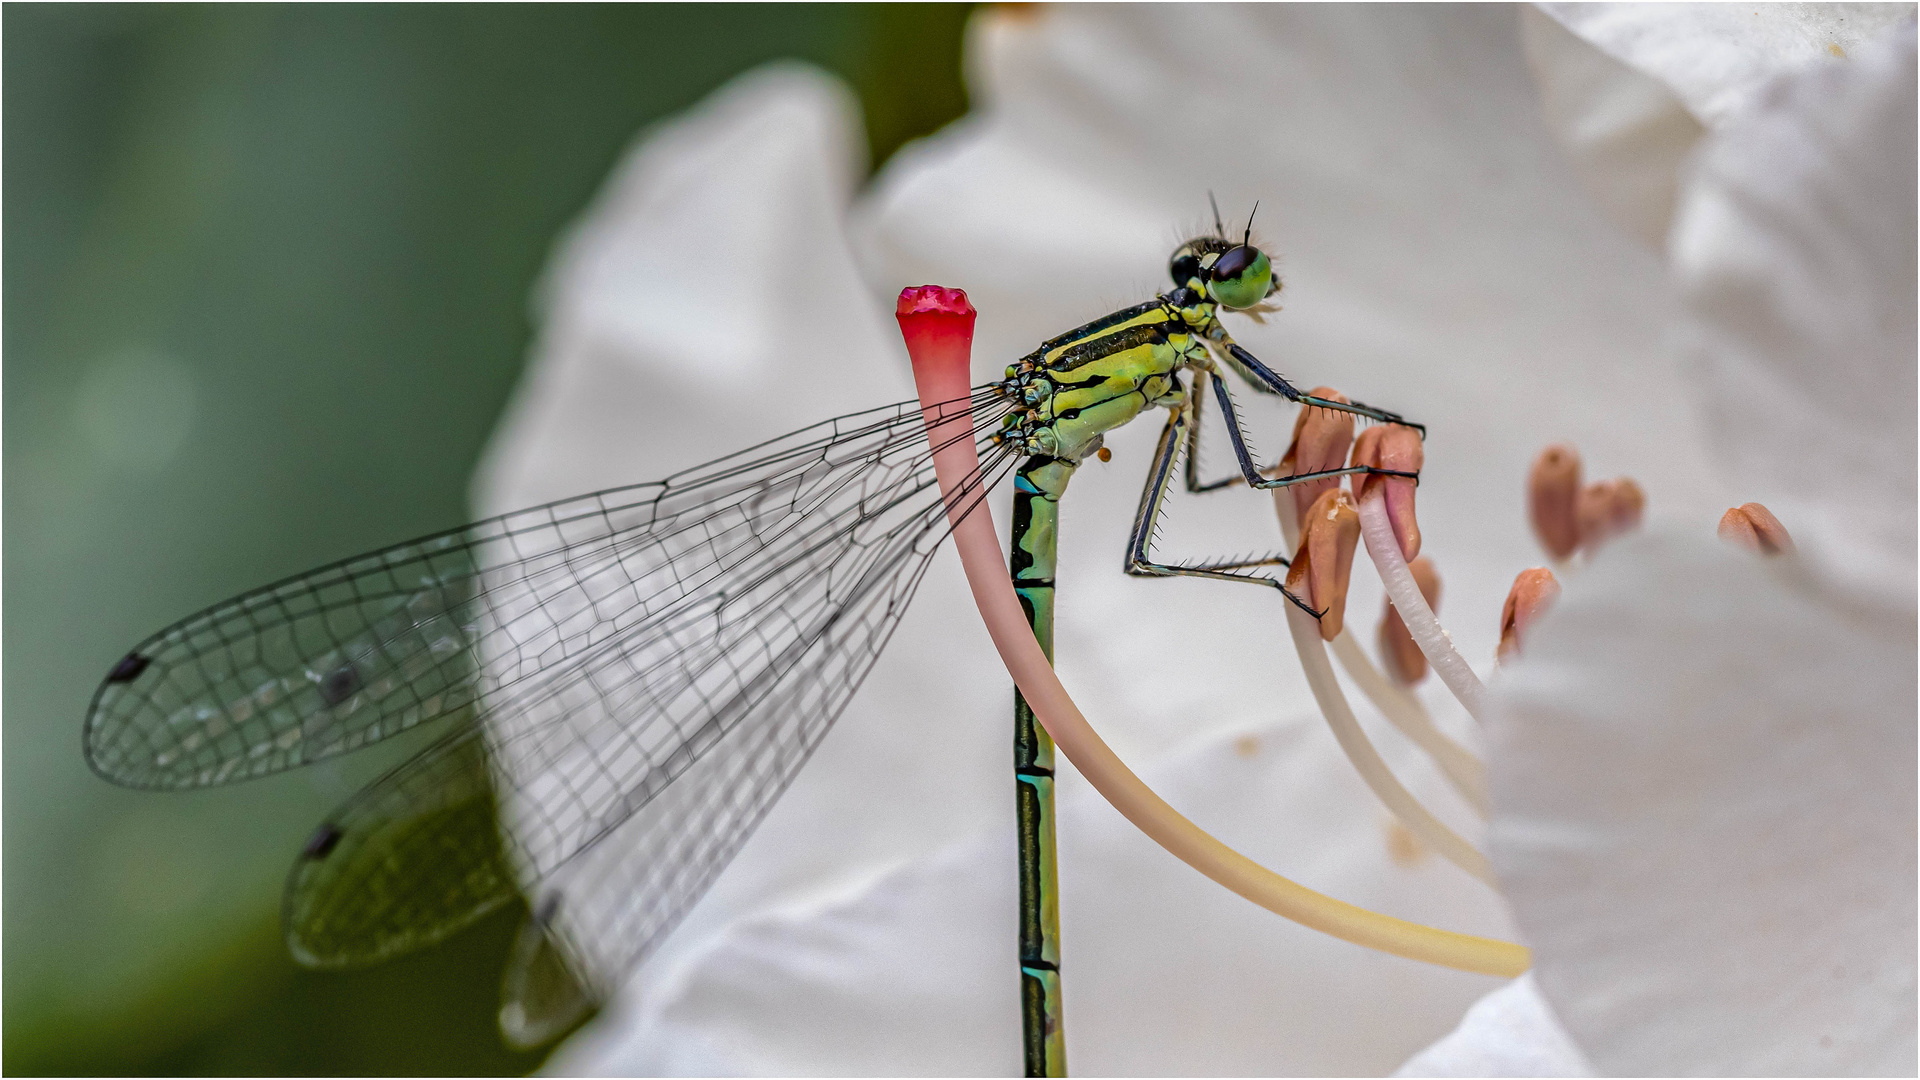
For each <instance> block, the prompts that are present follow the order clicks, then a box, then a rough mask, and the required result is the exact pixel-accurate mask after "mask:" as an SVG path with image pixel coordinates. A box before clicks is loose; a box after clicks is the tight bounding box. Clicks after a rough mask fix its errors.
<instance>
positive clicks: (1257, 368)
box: [1214, 330, 1427, 439]
mask: <svg viewBox="0 0 1920 1080" xmlns="http://www.w3.org/2000/svg"><path fill="white" fill-rule="evenodd" d="M1214 340H1215V343H1216V344H1217V345H1219V346H1220V348H1221V349H1223V350H1225V359H1226V361H1227V366H1228V367H1230V368H1232V369H1233V370H1234V371H1235V372H1237V373H1238V374H1239V375H1240V377H1241V378H1242V379H1245V380H1246V381H1247V382H1248V384H1250V385H1251V386H1253V388H1254V389H1256V390H1260V391H1262V392H1265V393H1274V394H1279V395H1281V396H1282V397H1284V398H1286V399H1287V400H1288V401H1293V402H1298V403H1299V404H1301V405H1312V406H1317V407H1319V408H1322V409H1333V410H1335V411H1338V412H1347V413H1352V414H1354V415H1355V416H1364V417H1366V418H1367V419H1369V420H1377V421H1379V422H1380V423H1382V424H1401V425H1404V426H1406V427H1410V428H1413V429H1414V430H1415V431H1418V432H1419V433H1420V437H1421V438H1422V439H1425V438H1426V437H1427V426H1426V425H1425V424H1416V423H1414V422H1412V421H1411V420H1408V419H1407V418H1406V417H1404V416H1401V415H1400V414H1399V413H1397V412H1389V411H1388V410H1386V409H1376V408H1374V407H1373V406H1371V405H1366V404H1362V403H1361V402H1358V401H1352V402H1347V401H1328V400H1327V399H1326V398H1319V397H1314V396H1313V395H1312V394H1303V393H1301V392H1300V391H1299V390H1298V389H1296V388H1295V387H1294V385H1293V384H1292V383H1290V382H1288V381H1287V380H1286V379H1285V378H1284V377H1282V376H1281V375H1280V373H1278V372H1276V371H1274V370H1273V369H1272V368H1270V367H1268V366H1267V365H1265V364H1263V363H1261V362H1260V358H1259V357H1257V356H1255V355H1253V354H1252V353H1250V352H1248V351H1247V350H1246V349H1244V348H1241V346H1240V343H1239V342H1237V341H1235V340H1233V338H1231V337H1229V336H1228V335H1227V333H1226V332H1225V331H1224V330H1222V331H1221V332H1220V334H1219V336H1218V337H1217V338H1215V339H1214Z"/></svg>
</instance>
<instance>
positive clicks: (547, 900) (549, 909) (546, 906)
mask: <svg viewBox="0 0 1920 1080" xmlns="http://www.w3.org/2000/svg"><path fill="white" fill-rule="evenodd" d="M558 914H560V893H559V892H557V891H556V892H550V893H548V894H547V895H545V896H543V897H541V898H540V906H539V907H537V908H535V909H534V911H533V919H534V921H535V922H537V923H539V924H540V925H541V926H546V925H548V924H550V923H552V922H553V917H554V916H555V915H558Z"/></svg>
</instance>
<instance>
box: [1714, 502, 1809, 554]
mask: <svg viewBox="0 0 1920 1080" xmlns="http://www.w3.org/2000/svg"><path fill="white" fill-rule="evenodd" d="M1720 539H1722V540H1725V541H1727V542H1728V543H1731V544H1738V545H1739V546H1741V547H1743V548H1746V549H1747V550H1748V551H1757V552H1759V553H1760V554H1762V555H1778V554H1780V553H1781V552H1785V551H1792V550H1793V537H1791V536H1788V535H1787V527H1786V526H1785V525H1782V524H1780V519H1779V518H1777V517H1774V516H1773V511H1771V510H1768V509H1767V508H1766V507H1764V506H1761V505H1760V504H1759V503H1757V502H1750V503H1746V504H1744V505H1742V506H1736V507H1734V508H1733V509H1731V510H1729V511H1727V512H1726V513H1725V514H1722V515H1721V517H1720Z"/></svg>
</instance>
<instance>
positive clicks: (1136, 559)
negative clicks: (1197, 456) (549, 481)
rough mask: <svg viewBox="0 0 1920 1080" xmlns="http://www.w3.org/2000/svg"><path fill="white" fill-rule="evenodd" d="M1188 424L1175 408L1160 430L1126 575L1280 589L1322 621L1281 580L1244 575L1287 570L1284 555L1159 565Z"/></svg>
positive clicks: (1131, 540) (1136, 519) (1182, 410)
mask: <svg viewBox="0 0 1920 1080" xmlns="http://www.w3.org/2000/svg"><path fill="white" fill-rule="evenodd" d="M1188 423H1189V419H1188V408H1187V407H1181V408H1176V409H1174V410H1173V411H1172V412H1171V414H1170V415H1168V417H1167V424H1166V427H1164V428H1162V429H1161V430H1160V441H1159V443H1158V444H1157V445H1156V446H1155V447H1154V451H1153V464H1152V465H1151V466H1149V467H1148V469H1147V484H1146V487H1145V488H1144V489H1142V490H1141V492H1140V509H1139V510H1138V511H1137V512H1136V513H1135V514H1134V518H1133V534H1132V536H1131V537H1129V539H1128V543H1127V563H1126V571H1127V573H1128V574H1130V575H1132V576H1134V577H1198V578H1211V579H1213V580H1215V581H1238V582H1243V583H1245V584H1249V585H1266V586H1270V587H1272V588H1275V589H1279V590H1280V594H1281V595H1282V596H1285V597H1286V598H1287V599H1288V600H1289V601H1291V602H1292V603H1294V604H1296V605H1298V606H1299V608H1300V610H1302V611H1305V612H1307V613H1308V614H1310V615H1312V616H1313V617H1314V618H1316V619H1317V618H1319V617H1320V616H1321V614H1323V613H1322V612H1318V611H1315V610H1314V609H1313V605H1311V604H1309V603H1307V602H1306V601H1304V600H1302V599H1301V598H1300V597H1298V596H1295V595H1294V594H1293V593H1292V592H1290V591H1288V590H1287V587H1286V586H1285V585H1284V584H1283V583H1281V582H1280V581H1279V580H1278V579H1276V578H1272V577H1268V576H1267V575H1265V574H1253V573H1245V572H1243V571H1246V570H1248V569H1251V568H1253V567H1258V566H1286V565H1288V560H1287V559H1286V558H1285V557H1284V556H1282V555H1278V554H1275V555H1268V556H1265V557H1262V558H1259V559H1251V560H1230V561H1220V562H1211V563H1178V564H1176V563H1163V562H1158V561H1156V560H1155V559H1154V557H1153V533H1154V528H1155V526H1156V525H1157V524H1158V522H1159V518H1160V510H1161V507H1162V506H1163V505H1164V504H1165V502H1166V498H1167V493H1168V492H1169V491H1170V490H1171V489H1172V487H1173V465H1174V459H1175V458H1176V457H1178V456H1179V453H1180V443H1181V440H1182V439H1183V438H1184V437H1185V436H1186V425H1187V424H1188Z"/></svg>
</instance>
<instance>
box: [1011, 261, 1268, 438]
mask: <svg viewBox="0 0 1920 1080" xmlns="http://www.w3.org/2000/svg"><path fill="white" fill-rule="evenodd" d="M1167 268H1168V271H1169V272H1170V274H1171V275H1172V277H1173V284H1174V288H1173V290H1172V291H1171V292H1167V293H1163V294H1161V295H1160V296H1158V297H1155V298H1154V299H1152V300H1150V301H1148V302H1146V303H1144V304H1138V305H1135V306H1134V307H1130V308H1125V309H1122V310H1120V311H1116V312H1114V313H1113V314H1111V315H1108V316H1107V317H1105V318H1103V319H1096V320H1094V321H1093V322H1090V323H1088V324H1087V325H1085V326H1082V327H1080V328H1079V329H1077V330H1072V331H1069V332H1068V333H1065V334H1062V335H1061V336H1059V337H1057V338H1054V339H1053V340H1051V341H1047V342H1044V343H1043V344H1042V345H1041V346H1040V347H1039V348H1038V349H1036V350H1034V351H1033V352H1031V353H1029V354H1027V355H1026V356H1024V357H1021V359H1020V361H1019V362H1018V363H1015V364H1010V365H1008V367H1007V371H1006V379H1005V380H1003V381H1001V382H999V383H996V384H995V386H996V387H997V388H998V389H999V391H1000V393H1001V394H1003V395H1004V396H1007V397H1010V398H1012V399H1013V400H1014V402H1015V408H1014V411H1013V412H1011V413H1009V414H1008V415H1007V418H1006V420H1005V422H1004V425H1003V426H1002V428H1001V430H1000V431H999V432H998V433H997V434H996V435H995V438H996V439H997V440H998V441H1000V442H1002V443H1008V444H1011V445H1013V446H1014V447H1015V448H1016V449H1018V450H1022V451H1024V452H1026V453H1028V454H1038V455H1042V456H1045V457H1052V458H1058V459H1060V460H1062V461H1067V462H1072V463H1075V464H1078V463H1079V462H1080V461H1082V460H1084V459H1085V458H1086V456H1087V455H1089V454H1092V453H1094V452H1096V451H1098V450H1099V449H1100V446H1101V443H1102V441H1103V440H1104V437H1105V435H1106V433H1107V432H1109V431H1112V430H1113V429H1114V428H1117V427H1120V426H1121V425H1123V424H1125V423H1126V422H1127V421H1129V420H1132V419H1133V418H1134V417H1136V416H1138V415H1140V414H1141V413H1142V412H1143V411H1145V410H1146V409H1148V408H1150V407H1153V406H1169V407H1170V406H1175V405H1179V404H1180V403H1181V402H1182V401H1183V400H1185V395H1186V391H1185V389H1184V388H1183V387H1182V385H1181V383H1180V380H1179V378H1178V377H1177V374H1178V372H1179V371H1180V369H1181V368H1183V367H1187V366H1189V365H1197V366H1200V367H1208V366H1210V365H1211V362H1212V361H1211V360H1210V358H1209V357H1208V355H1207V349H1206V345H1205V344H1204V342H1205V341H1206V340H1216V341H1218V340H1223V339H1224V338H1225V331H1224V330H1223V329H1222V328H1221V327H1220V324H1219V321H1218V320H1217V318H1216V313H1217V310H1218V308H1219V307H1220V306H1221V305H1224V306H1226V307H1228V308H1230V309H1247V308H1252V307H1254V306H1256V305H1258V304H1260V303H1262V302H1264V301H1265V300H1266V299H1267V298H1268V297H1270V296H1272V295H1273V294H1274V293H1277V292H1279V291H1280V282H1279V280H1278V279H1277V278H1275V277H1274V274H1273V262H1272V260H1270V259H1269V258H1268V257H1267V254H1266V253H1265V252H1263V251H1261V250H1260V249H1259V248H1256V247H1254V246H1253V245H1252V244H1250V243H1247V242H1246V241H1244V240H1243V241H1242V242H1240V243H1234V242H1233V241H1231V240H1227V239H1223V238H1221V237H1218V236H1207V237H1201V238H1199V239H1197V240H1189V241H1188V242H1186V243H1184V244H1182V245H1180V247H1179V248H1178V249H1177V250H1175V251H1174V253H1173V258H1172V259H1171V260H1170V261H1169V263H1168V267H1167Z"/></svg>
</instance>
